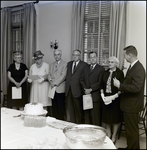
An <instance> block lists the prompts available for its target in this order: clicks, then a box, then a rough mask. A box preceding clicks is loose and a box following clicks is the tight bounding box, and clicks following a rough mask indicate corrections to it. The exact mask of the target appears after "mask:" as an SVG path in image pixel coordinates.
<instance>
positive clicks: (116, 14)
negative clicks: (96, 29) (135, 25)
mask: <svg viewBox="0 0 147 150" xmlns="http://www.w3.org/2000/svg"><path fill="white" fill-rule="evenodd" d="M125 3H126V2H125V1H112V2H111V10H110V32H109V52H110V53H109V54H110V56H115V57H117V58H118V59H119V63H120V64H119V68H120V69H122V66H123V61H124V55H123V48H124V47H125V43H126V7H125V5H126V4H125Z"/></svg>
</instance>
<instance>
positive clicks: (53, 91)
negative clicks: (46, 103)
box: [48, 86, 56, 99]
mask: <svg viewBox="0 0 147 150" xmlns="http://www.w3.org/2000/svg"><path fill="white" fill-rule="evenodd" d="M55 91H56V86H54V87H53V88H51V86H49V91H48V97H50V98H51V99H53V98H54V95H55Z"/></svg>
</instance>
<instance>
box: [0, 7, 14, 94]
mask: <svg viewBox="0 0 147 150" xmlns="http://www.w3.org/2000/svg"><path fill="white" fill-rule="evenodd" d="M1 33H2V34H1V90H2V92H3V94H4V95H5V94H6V93H7V85H8V78H7V69H8V67H9V65H10V64H11V62H12V46H11V45H12V43H11V9H10V8H9V7H5V8H3V9H2V10H1Z"/></svg>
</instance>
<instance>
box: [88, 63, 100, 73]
mask: <svg viewBox="0 0 147 150" xmlns="http://www.w3.org/2000/svg"><path fill="white" fill-rule="evenodd" d="M97 66H98V64H96V65H95V67H94V69H92V71H91V70H90V74H92V73H93V72H94V71H95V68H96V67H97ZM89 69H90V67H89Z"/></svg>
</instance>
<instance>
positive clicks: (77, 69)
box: [8, 45, 145, 149]
mask: <svg viewBox="0 0 147 150" xmlns="http://www.w3.org/2000/svg"><path fill="white" fill-rule="evenodd" d="M43 56H44V54H43V53H42V52H41V51H40V50H39V51H36V52H35V53H34V56H33V59H34V60H35V63H34V64H33V65H32V66H31V67H30V69H28V68H27V66H26V65H25V64H23V63H22V62H21V59H22V54H21V53H18V52H16V53H14V63H13V64H11V65H10V67H9V68H8V78H9V80H10V82H9V86H8V107H10V108H13V107H16V108H19V107H22V108H23V107H24V105H25V104H26V103H28V102H39V103H42V104H43V106H44V108H45V109H47V110H48V112H50V114H49V115H51V116H52V117H55V118H57V119H60V120H66V121H70V122H73V123H77V124H82V123H85V124H93V125H98V126H105V127H106V129H107V132H108V136H109V137H110V138H111V139H112V141H113V142H114V143H115V141H116V135H117V131H118V128H119V125H120V123H121V122H122V121H124V124H125V129H126V138H127V145H128V147H127V148H126V149H139V148H140V145H139V128H138V114H139V112H140V111H141V110H142V108H143V103H144V83H145V69H144V67H143V66H142V64H141V63H140V62H139V60H138V59H137V49H136V48H135V47H134V46H132V45H130V46H127V47H125V48H124V56H125V59H126V60H127V61H128V62H129V63H130V67H129V69H128V71H127V74H126V76H124V73H123V71H122V70H120V69H119V67H118V65H119V60H118V59H117V58H116V57H114V56H111V57H109V60H108V61H109V68H108V69H107V70H106V69H105V68H104V67H103V66H101V65H99V64H98V63H97V61H98V60H97V59H98V58H97V52H94V51H92V52H90V53H89V61H90V64H88V63H86V62H84V61H82V60H81V51H80V50H78V49H76V50H74V51H73V53H72V58H73V60H72V61H70V62H68V63H66V62H65V61H63V60H62V58H61V57H62V51H61V50H59V49H56V50H54V58H55V61H54V62H53V63H51V64H50V65H49V64H47V63H45V62H44V61H43ZM32 75H38V76H39V79H36V80H32V79H31V78H29V77H30V76H32ZM27 82H29V83H30V84H31V92H30V98H28V95H27ZM13 86H15V87H17V88H19V87H22V99H21V100H20V99H12V87H13ZM50 88H51V89H52V88H55V94H54V97H53V98H50V97H49V96H48V92H49V89H50ZM83 95H91V97H92V108H90V109H83Z"/></svg>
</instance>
